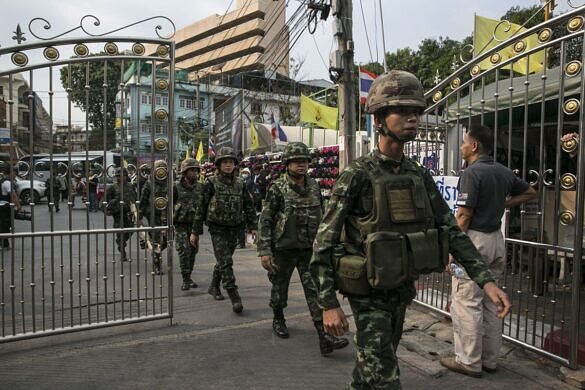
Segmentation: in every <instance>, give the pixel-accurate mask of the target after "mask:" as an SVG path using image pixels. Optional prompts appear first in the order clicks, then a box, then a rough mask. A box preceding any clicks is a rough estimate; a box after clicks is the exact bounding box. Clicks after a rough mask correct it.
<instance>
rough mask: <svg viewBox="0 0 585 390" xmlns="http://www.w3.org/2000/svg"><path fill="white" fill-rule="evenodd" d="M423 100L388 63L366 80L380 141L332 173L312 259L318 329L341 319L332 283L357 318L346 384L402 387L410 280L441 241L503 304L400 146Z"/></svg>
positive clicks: (437, 260) (409, 78)
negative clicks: (400, 350) (401, 348)
mask: <svg viewBox="0 0 585 390" xmlns="http://www.w3.org/2000/svg"><path fill="white" fill-rule="evenodd" d="M425 107H426V102H425V98H424V94H423V88H422V85H421V83H420V81H419V80H418V79H417V78H416V77H415V76H414V75H413V74H411V73H408V72H405V71H398V70H392V71H389V72H386V73H384V74H382V75H380V76H378V78H376V80H374V82H373V83H372V86H371V88H370V91H369V93H368V97H367V100H366V112H367V113H369V114H373V115H374V123H375V128H376V131H377V132H378V133H379V134H380V141H379V143H378V145H377V147H376V148H375V150H373V151H372V152H370V153H369V154H368V155H366V156H363V157H360V158H359V159H357V160H355V161H353V162H352V163H351V164H350V165H349V166H348V167H346V168H345V169H344V170H343V171H342V173H341V174H340V176H339V177H338V179H337V182H336V184H335V186H334V187H333V189H332V195H331V199H330V201H329V202H328V203H327V207H326V209H325V213H324V216H323V219H322V222H321V225H320V226H319V230H318V232H317V236H316V239H315V244H314V253H313V258H312V260H311V264H310V267H311V273H312V275H313V277H314V278H315V279H316V281H317V284H318V291H319V306H320V307H322V308H323V310H324V311H323V323H324V327H325V331H326V332H328V333H330V334H333V335H335V336H341V335H343V334H344V332H345V331H346V330H347V329H348V322H347V319H346V316H345V313H344V312H343V310H342V309H341V308H340V306H339V302H338V300H337V296H336V288H337V289H339V290H340V292H341V293H342V294H343V295H345V296H346V297H347V298H348V300H349V304H350V306H351V310H352V312H353V318H354V321H355V324H356V328H357V331H356V334H355V343H356V364H355V368H354V370H353V375H352V380H351V383H350V385H349V388H351V389H364V388H376V389H400V388H401V385H400V378H399V369H398V360H397V358H396V348H397V347H398V343H399V342H400V338H401V336H402V327H403V324H404V317H405V313H406V307H407V305H408V304H409V303H410V302H411V301H412V299H413V298H414V297H415V295H416V290H415V287H414V281H415V280H416V279H417V278H418V276H419V275H420V274H427V273H431V272H438V271H442V270H443V268H444V267H445V265H446V264H447V261H448V251H450V252H451V253H452V254H453V255H454V256H455V257H457V258H458V259H460V262H461V264H462V265H463V266H464V267H465V268H466V269H467V270H468V272H469V274H470V275H471V277H472V278H473V280H474V281H475V282H476V283H478V285H480V286H481V287H483V288H484V291H485V293H486V295H487V296H489V297H490V298H491V299H492V300H493V301H494V302H495V303H497V304H498V305H499V309H500V315H501V316H504V315H506V314H507V313H508V311H509V308H510V303H509V300H508V297H507V295H506V294H505V293H504V292H503V291H502V290H500V289H499V288H498V287H497V285H496V284H495V283H494V278H493V276H492V275H491V273H490V271H489V270H488V268H487V266H486V264H485V263H484V261H483V260H482V258H481V255H480V254H479V253H478V252H477V249H476V248H475V247H474V246H473V244H472V242H471V241H470V240H469V238H468V237H467V236H466V235H465V234H464V233H462V232H461V230H460V229H459V227H458V226H457V222H456V221H455V218H454V217H453V215H452V214H451V212H450V209H449V207H448V206H447V204H446V203H445V201H444V200H443V197H442V196H441V194H440V192H439V190H438V188H437V187H436V185H435V182H434V180H433V178H432V176H431V175H430V174H429V172H428V170H426V169H425V168H423V167H421V166H419V165H417V164H416V163H415V162H413V161H412V160H410V159H409V158H407V157H406V156H405V155H404V145H405V143H407V142H409V141H412V140H414V138H415V136H416V134H417V131H418V126H419V117H420V115H421V114H422V112H423V110H424V109H425Z"/></svg>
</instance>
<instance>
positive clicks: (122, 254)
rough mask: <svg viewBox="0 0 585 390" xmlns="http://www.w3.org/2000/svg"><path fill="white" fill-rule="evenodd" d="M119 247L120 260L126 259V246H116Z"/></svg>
mask: <svg viewBox="0 0 585 390" xmlns="http://www.w3.org/2000/svg"><path fill="white" fill-rule="evenodd" d="M118 249H120V260H121V261H128V256H127V255H126V248H125V247H122V248H118Z"/></svg>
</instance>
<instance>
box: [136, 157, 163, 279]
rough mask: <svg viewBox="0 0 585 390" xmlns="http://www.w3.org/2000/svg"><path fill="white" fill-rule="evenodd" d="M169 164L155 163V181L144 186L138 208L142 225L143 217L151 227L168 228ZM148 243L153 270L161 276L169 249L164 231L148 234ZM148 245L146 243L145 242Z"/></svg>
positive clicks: (147, 182)
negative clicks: (163, 259)
mask: <svg viewBox="0 0 585 390" xmlns="http://www.w3.org/2000/svg"><path fill="white" fill-rule="evenodd" d="M167 176H168V171H167V163H166V161H164V160H157V161H155V162H154V174H153V177H154V180H151V179H150V178H148V179H147V180H146V182H145V184H144V185H143V186H142V192H141V193H140V203H139V206H138V211H139V214H138V222H139V225H141V224H142V217H145V218H146V220H147V221H148V226H150V227H160V226H167V205H168V189H167ZM147 241H148V242H149V243H150V245H149V249H150V250H151V251H152V268H153V270H154V273H155V274H156V275H160V274H161V273H162V271H161V264H162V251H164V250H165V249H166V248H167V235H166V231H164V230H156V231H149V232H148V239H147ZM145 245H146V242H145Z"/></svg>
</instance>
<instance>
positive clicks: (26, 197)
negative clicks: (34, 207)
mask: <svg viewBox="0 0 585 390" xmlns="http://www.w3.org/2000/svg"><path fill="white" fill-rule="evenodd" d="M14 183H15V187H16V194H17V195H18V198H19V199H20V201H21V202H23V203H25V204H27V203H30V202H33V203H38V202H39V201H40V200H41V199H42V198H44V197H45V196H47V186H46V185H45V182H44V181H42V180H33V183H32V184H33V185H32V190H31V186H30V180H28V179H22V178H20V177H18V176H17V177H16V178H15V179H14Z"/></svg>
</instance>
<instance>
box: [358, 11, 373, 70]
mask: <svg viewBox="0 0 585 390" xmlns="http://www.w3.org/2000/svg"><path fill="white" fill-rule="evenodd" d="M360 9H361V11H362V20H363V22H364V31H365V32H366V41H367V42H368V50H369V51H370V60H371V61H372V62H373V60H374V57H373V56H372V47H371V46H370V37H369V35H368V25H367V24H366V15H365V14H364V7H363V4H362V0H360Z"/></svg>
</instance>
